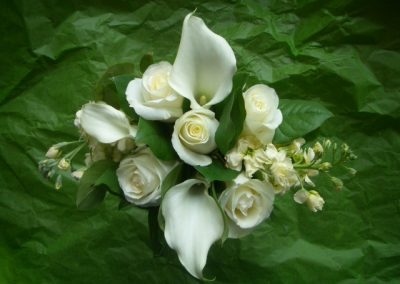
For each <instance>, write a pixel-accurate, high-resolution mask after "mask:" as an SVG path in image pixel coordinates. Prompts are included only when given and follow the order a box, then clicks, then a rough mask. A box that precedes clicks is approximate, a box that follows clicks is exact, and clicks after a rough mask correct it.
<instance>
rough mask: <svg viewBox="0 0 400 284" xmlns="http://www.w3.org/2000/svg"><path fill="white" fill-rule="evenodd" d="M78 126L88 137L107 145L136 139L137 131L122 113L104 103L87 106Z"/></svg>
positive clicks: (82, 110)
mask: <svg viewBox="0 0 400 284" xmlns="http://www.w3.org/2000/svg"><path fill="white" fill-rule="evenodd" d="M78 124H79V125H80V127H82V129H83V130H84V131H85V132H86V133H87V134H88V135H90V136H91V137H93V138H95V139H97V140H98V141H99V142H100V143H105V144H109V143H113V142H116V141H118V140H120V139H122V138H125V137H135V136H136V131H137V128H136V126H133V125H130V123H129V120H128V117H127V116H126V115H125V114H124V113H123V112H122V111H119V110H117V109H115V108H113V107H112V106H110V105H108V104H106V103H104V102H96V103H93V102H92V103H87V104H85V105H84V106H83V107H82V109H81V111H80V113H79V123H78Z"/></svg>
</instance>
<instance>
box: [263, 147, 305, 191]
mask: <svg viewBox="0 0 400 284" xmlns="http://www.w3.org/2000/svg"><path fill="white" fill-rule="evenodd" d="M265 154H266V157H267V159H268V160H269V163H270V164H271V166H270V171H271V174H272V181H271V182H272V183H273V185H274V189H275V191H276V193H285V192H286V191H287V190H289V189H290V188H291V187H292V186H295V185H297V184H298V183H299V178H298V176H297V172H296V170H295V169H294V167H293V163H292V161H291V159H290V158H288V157H287V156H286V153H285V151H279V150H277V149H276V147H275V146H274V145H273V144H268V146H267V149H266V150H265Z"/></svg>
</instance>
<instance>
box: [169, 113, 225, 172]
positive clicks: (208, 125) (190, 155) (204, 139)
mask: <svg viewBox="0 0 400 284" xmlns="http://www.w3.org/2000/svg"><path fill="white" fill-rule="evenodd" d="M218 125H219V122H218V121H217V120H216V119H215V115H214V113H213V112H212V111H210V110H208V109H203V108H199V109H195V110H191V111H188V112H186V113H184V114H183V115H182V116H181V117H180V118H179V119H177V120H176V121H175V125H174V132H173V134H172V146H173V147H174V149H175V151H176V153H177V154H178V156H179V157H180V158H181V159H182V160H183V161H184V162H185V163H187V164H189V165H192V166H207V165H209V164H211V162H212V160H211V158H210V157H209V156H207V154H209V153H210V152H211V151H213V150H215V149H216V148H217V144H216V143H215V132H216V131H217V128H218Z"/></svg>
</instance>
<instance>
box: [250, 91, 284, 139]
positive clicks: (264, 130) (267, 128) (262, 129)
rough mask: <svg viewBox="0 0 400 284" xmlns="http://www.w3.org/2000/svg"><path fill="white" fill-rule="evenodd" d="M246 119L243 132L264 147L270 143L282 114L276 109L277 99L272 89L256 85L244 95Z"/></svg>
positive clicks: (280, 121)
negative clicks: (255, 138)
mask: <svg viewBox="0 0 400 284" xmlns="http://www.w3.org/2000/svg"><path fill="white" fill-rule="evenodd" d="M243 98H244V105H245V109H246V119H245V122H244V129H243V132H244V133H245V134H247V135H254V136H255V137H257V139H258V140H259V141H260V142H261V143H262V144H264V145H266V144H268V143H270V142H271V141H272V138H273V137H274V134H275V129H276V128H277V127H278V126H279V125H280V124H281V123H282V113H281V111H280V110H279V109H278V105H279V98H278V96H277V94H276V92H275V90H274V89H272V88H270V87H268V86H266V85H262V84H258V85H254V86H253V87H251V88H250V89H248V90H247V91H246V92H245V93H244V94H243Z"/></svg>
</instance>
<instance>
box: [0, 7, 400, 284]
mask: <svg viewBox="0 0 400 284" xmlns="http://www.w3.org/2000/svg"><path fill="white" fill-rule="evenodd" d="M0 5H1V8H0V15H1V17H0V18H1V21H0V29H1V30H0V32H1V39H0V43H1V45H0V52H1V53H0V72H1V73H0V85H1V87H0V283H96V284H99V283H196V282H197V280H195V279H194V278H192V277H191V276H190V275H189V274H188V273H187V272H186V271H185V270H184V269H183V268H182V266H181V265H180V264H179V262H178V260H177V257H176V256H175V254H174V253H173V252H172V251H168V250H167V251H166V252H165V254H164V256H153V252H152V250H151V246H150V243H149V239H148V229H147V216H146V212H145V211H143V210H140V209H135V208H129V209H125V210H118V209H117V200H116V199H115V198H114V197H113V196H108V197H107V199H106V202H105V204H104V205H101V206H100V207H99V208H98V209H95V210H92V211H78V210H77V209H76V207H75V192H76V184H75V183H74V181H73V180H71V179H70V180H68V181H66V182H65V183H64V188H63V189H62V190H61V191H58V192H57V191H55V190H54V189H53V185H52V183H50V182H48V181H46V180H45V179H43V178H42V176H41V174H40V173H39V172H38V170H37V163H38V161H39V160H40V159H42V158H43V156H42V155H43V153H44V152H45V151H46V149H47V148H48V146H50V145H51V144H52V143H55V142H58V141H63V140H72V139H75V138H77V136H78V133H77V131H76V130H75V129H74V127H73V117H74V113H75V111H76V110H78V109H79V108H80V106H81V105H82V104H84V103H85V102H87V101H88V100H91V99H93V98H94V95H93V94H94V91H93V90H94V88H95V86H96V83H97V81H98V80H99V79H100V78H101V76H102V75H103V74H104V72H105V71H106V70H107V69H108V68H109V67H110V66H113V65H115V64H118V63H133V64H136V66H137V63H138V62H139V60H140V58H141V57H142V56H143V55H144V54H145V53H148V52H153V53H154V58H155V60H156V61H160V60H169V61H170V62H173V59H174V57H175V53H176V51H177V48H178V44H179V38H180V32H181V25H182V21H183V19H184V16H185V15H186V14H187V13H189V12H191V11H193V10H194V9H195V8H197V13H198V15H199V16H201V17H202V18H203V19H204V20H205V22H206V23H207V24H208V25H209V26H210V27H211V28H212V29H213V30H214V31H216V32H217V33H219V34H220V35H222V36H224V37H225V38H226V39H227V40H228V42H229V43H230V44H231V46H232V47H233V49H234V51H235V54H236V57H237V61H238V67H239V69H241V70H244V71H246V72H249V73H251V74H253V75H254V76H255V77H256V78H257V80H258V81H260V82H263V83H266V84H269V85H271V86H272V87H274V88H275V89H276V90H277V92H278V94H279V95H280V97H281V98H292V99H307V100H316V101H320V102H322V103H323V104H324V105H325V106H326V107H327V108H329V110H331V111H332V112H333V113H334V114H335V116H334V117H333V118H330V119H329V120H328V121H326V122H325V124H324V125H323V126H322V127H321V128H320V130H318V131H315V132H314V133H312V134H311V135H309V136H308V137H306V138H308V139H312V138H315V137H319V136H320V137H336V138H338V139H341V140H345V141H347V142H348V143H349V144H350V146H351V147H352V148H353V149H354V151H355V152H356V154H357V155H358V156H359V159H358V160H357V161H355V162H354V163H353V166H354V167H355V168H356V169H357V170H358V171H359V173H358V175H357V176H356V177H355V178H354V179H352V180H350V179H345V180H344V181H345V188H344V189H343V191H341V192H335V191H334V190H332V189H331V188H329V187H328V186H327V184H326V183H322V184H321V187H320V188H318V190H319V191H320V192H322V194H323V195H324V197H325V200H326V206H325V208H324V210H323V211H322V212H321V213H318V214H313V213H311V212H310V211H309V210H307V208H305V207H302V206H300V205H297V204H295V203H294V202H292V201H291V197H290V196H289V195H288V196H285V197H283V198H279V199H278V200H277V202H276V206H275V209H274V211H273V214H272V217H271V218H270V219H269V220H268V221H267V222H265V223H264V224H263V225H262V226H261V227H260V228H259V229H258V230H256V231H255V232H254V233H253V234H251V235H250V236H248V237H246V238H244V239H241V240H228V241H227V242H226V243H225V245H224V246H223V247H222V248H221V247H220V245H218V244H216V245H214V247H213V248H212V250H211V252H210V254H209V258H208V263H207V267H206V275H210V276H216V277H217V280H216V282H215V283H388V282H392V283H395V282H397V281H400V243H399V240H400V216H399V214H400V177H399V176H400V132H399V125H400V124H399V123H400V120H399V117H400V50H399V49H400V17H399V15H398V11H399V10H400V9H399V8H400V5H399V4H398V3H396V1H346V0H332V1H323V0H304V1H303V0H285V1H280V0H269V1H227V2H218V1H215V2H203V1H197V2H193V3H189V2H188V1H180V2H179V1H152V2H147V1H128V0H118V1H82V0H79V1H75V0H73V1H57V0H37V1H29V0H19V1H18V0H15V1H12V0H10V1H7V0H6V1H2V2H1V4H0ZM299 119H301V117H299ZM167 256H168V257H167ZM397 283H398V282H397Z"/></svg>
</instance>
